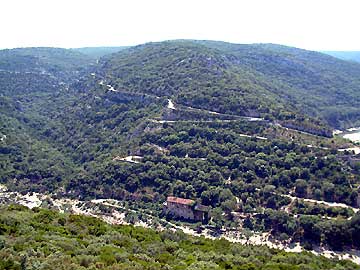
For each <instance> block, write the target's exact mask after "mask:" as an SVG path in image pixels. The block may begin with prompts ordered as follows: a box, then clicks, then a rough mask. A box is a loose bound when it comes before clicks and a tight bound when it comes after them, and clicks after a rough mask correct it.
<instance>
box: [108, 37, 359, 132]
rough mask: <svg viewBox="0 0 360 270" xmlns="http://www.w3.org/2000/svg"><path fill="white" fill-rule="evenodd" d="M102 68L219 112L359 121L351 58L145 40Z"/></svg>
mask: <svg viewBox="0 0 360 270" xmlns="http://www.w3.org/2000/svg"><path fill="white" fill-rule="evenodd" d="M104 70H105V71H104ZM102 71H103V72H105V75H106V76H107V79H108V80H109V81H110V82H112V83H113V84H115V85H116V86H117V87H118V88H120V89H124V90H130V91H136V92H144V93H150V94H155V95H160V96H172V97H173V98H174V99H175V101H178V102H179V103H181V104H187V105H191V106H194V107H202V108H212V110H215V111H218V112H223V113H233V114H241V115H262V116H264V117H269V118H275V119H279V120H282V119H291V120H296V119H298V118H301V117H304V114H305V115H309V116H313V117H319V118H320V119H322V120H323V121H325V122H326V123H328V124H329V125H331V126H333V127H337V128H340V127H344V126H349V125H350V126H351V125H354V124H355V123H357V121H358V119H359V109H358V108H359V104H360V103H359V102H360V99H359V95H358V93H359V91H360V89H359V85H360V81H359V80H360V79H359V78H360V76H359V75H360V65H359V64H355V63H349V62H345V61H341V60H338V59H335V58H333V57H330V56H327V55H324V54H321V53H317V52H310V51H305V50H300V49H295V48H290V47H285V46H279V45H272V44H255V45H236V44H229V43H223V42H212V41H169V42H161V43H150V44H145V45H141V46H137V47H134V48H130V49H128V50H125V51H122V52H120V53H118V54H117V56H113V57H112V59H110V60H108V61H107V62H105V63H104V66H103V69H102Z"/></svg>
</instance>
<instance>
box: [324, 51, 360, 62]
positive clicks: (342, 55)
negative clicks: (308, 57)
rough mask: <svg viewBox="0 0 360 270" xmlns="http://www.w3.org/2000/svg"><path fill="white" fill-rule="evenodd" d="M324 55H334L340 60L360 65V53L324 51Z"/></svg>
mask: <svg viewBox="0 0 360 270" xmlns="http://www.w3.org/2000/svg"><path fill="white" fill-rule="evenodd" d="M323 53H326V54H328V55H332V56H334V57H336V58H339V59H343V60H347V61H355V62H359V63H360V51H323Z"/></svg>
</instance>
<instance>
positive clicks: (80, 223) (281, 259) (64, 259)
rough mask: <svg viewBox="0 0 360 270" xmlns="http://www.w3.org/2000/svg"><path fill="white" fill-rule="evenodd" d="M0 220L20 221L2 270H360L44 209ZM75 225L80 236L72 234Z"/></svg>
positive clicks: (0, 213) (4, 212)
mask: <svg viewBox="0 0 360 270" xmlns="http://www.w3.org/2000/svg"><path fill="white" fill-rule="evenodd" d="M49 217H51V218H50V219H51V222H45V223H43V224H42V227H41V228H40V227H37V226H35V227H34V226H33V225H32V224H33V223H34V220H38V219H41V220H43V219H44V218H45V219H46V220H47V221H50V220H49ZM0 220H1V221H0V224H5V223H6V224H9V225H8V226H14V225H10V224H14V221H16V222H15V223H16V224H18V225H17V226H18V229H19V233H18V234H16V235H14V234H11V233H10V232H6V233H5V234H3V235H2V239H4V241H5V245H4V247H3V248H2V249H0V256H1V258H2V259H1V260H0V269H4V270H5V269H98V268H101V269H242V270H244V269H247V270H249V269H252V270H258V269H259V270H260V269H319V270H320V269H335V268H336V267H343V268H344V269H347V270H352V269H353V270H355V269H360V268H359V266H357V265H355V264H353V263H351V262H349V261H338V260H329V259H326V258H324V257H321V256H315V255H312V254H310V253H300V254H296V255H295V254H292V253H285V252H281V251H278V250H273V249H269V248H266V247H257V246H254V247H252V246H242V245H239V244H233V243H230V242H228V241H226V240H215V241H214V240H209V239H205V238H203V237H201V238H195V237H190V236H186V235H184V234H183V233H181V232H170V231H163V232H155V231H153V230H149V229H143V228H138V227H131V226H110V225H108V224H106V223H104V222H101V221H99V220H97V219H95V218H90V217H85V216H74V215H66V214H59V213H56V212H51V211H49V210H44V209H35V210H29V209H26V208H23V207H16V206H9V207H4V206H2V207H1V208H0ZM59 220H62V221H61V222H59ZM60 223H62V224H63V225H59V224H60ZM51 224H58V225H57V226H56V227H54V226H52V225H51ZM74 226H75V227H76V228H77V233H76V234H72V233H69V232H71V231H73V230H74ZM94 226H98V227H102V228H104V230H103V233H102V234H100V235H97V234H94V233H92V231H93V229H92V227H94ZM20 246H21V248H20ZM54 254H56V256H54ZM314 266H316V268H313V267H314ZM336 269H337V268H336ZM339 269H340V268H339ZM341 269H342V268H341Z"/></svg>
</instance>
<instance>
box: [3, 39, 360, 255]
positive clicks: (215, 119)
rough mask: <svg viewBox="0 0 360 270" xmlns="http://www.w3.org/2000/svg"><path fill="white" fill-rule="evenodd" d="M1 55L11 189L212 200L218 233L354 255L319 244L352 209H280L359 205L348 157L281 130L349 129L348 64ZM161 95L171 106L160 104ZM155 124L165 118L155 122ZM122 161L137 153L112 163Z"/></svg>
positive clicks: (222, 54)
mask: <svg viewBox="0 0 360 270" xmlns="http://www.w3.org/2000/svg"><path fill="white" fill-rule="evenodd" d="M0 56H1V57H0V67H1V70H0V91H1V92H0V105H1V106H0V112H1V114H0V138H1V142H0V180H1V182H2V183H6V184H7V186H8V187H9V188H10V189H11V190H18V191H22V192H28V191H38V192H51V193H57V194H58V196H71V197H74V198H75V197H76V198H81V199H91V198H116V199H120V200H130V201H136V202H141V203H143V205H142V206H144V205H145V207H148V208H154V209H155V210H157V211H155V212H156V213H157V214H159V215H160V211H158V210H159V208H160V207H161V203H162V202H163V201H164V200H165V198H166V196H168V195H175V196H180V197H185V198H191V199H197V200H200V201H201V203H203V204H205V205H207V206H211V208H212V210H211V214H212V216H213V219H212V221H211V222H212V224H211V225H214V227H215V228H217V229H220V228H221V227H222V226H223V225H224V226H225V227H227V228H229V227H241V226H244V227H247V228H250V229H254V230H259V231H268V232H271V233H272V234H273V235H274V236H275V237H277V238H280V239H284V238H291V239H292V240H300V241H302V242H304V243H305V242H306V243H307V242H310V244H312V243H314V244H326V245H329V246H330V247H332V248H336V249H344V248H348V247H357V248H358V246H357V245H356V242H355V240H356V239H354V237H353V236H354V235H353V234H352V233H351V232H349V235H348V234H346V235H344V238H346V241H342V242H340V243H334V242H333V241H332V239H333V238H334V237H338V236H337V233H338V232H339V231H340V232H342V231H343V230H342V229H339V228H343V227H344V226H345V227H346V228H348V227H347V226H350V227H351V226H352V225H349V224H350V221H347V220H346V219H347V218H348V217H350V216H352V215H353V212H351V211H350V212H346V211H345V212H344V210H341V209H325V210H324V209H315V210H314V209H310V208H311V207H310V206H309V207H307V206H305V207H300V206H299V205H293V206H292V208H291V209H290V210H291V211H288V212H285V211H284V208H286V206H287V205H288V204H289V203H290V199H289V198H288V197H285V196H284V195H287V194H290V193H291V194H293V195H296V196H297V197H303V198H312V199H317V200H325V201H329V202H342V203H346V204H348V205H351V206H354V207H359V191H358V190H359V183H360V179H359V171H358V170H356V168H357V167H356V166H353V165H352V164H353V163H352V161H353V160H354V159H355V157H354V156H353V155H352V154H351V153H345V154H344V153H338V151H337V148H339V147H341V148H342V147H344V145H345V146H346V144H347V143H346V142H344V141H341V139H338V138H327V137H321V136H314V135H311V134H310V135H309V134H303V133H298V132H296V131H293V130H291V129H290V130H289V129H285V128H284V127H283V126H287V127H291V128H294V129H299V130H302V131H306V132H308V133H315V134H320V135H325V136H328V137H329V136H331V134H330V135H329V133H330V131H331V128H333V127H339V126H340V127H342V126H348V125H352V124H356V123H358V122H357V121H358V120H359V119H360V117H359V113H360V109H359V106H358V105H359V101H360V99H359V97H360V95H358V93H359V87H360V83H359V81H360V76H359V75H360V65H359V64H355V63H348V62H345V61H341V60H337V59H335V58H333V57H329V56H326V55H322V54H320V53H315V52H308V51H303V50H298V49H294V48H288V47H283V46H278V45H261V44H260V45H233V44H226V43H221V42H203V41H199V42H190V41H174V42H163V43H150V44H146V45H141V46H136V47H133V48H129V49H124V50H122V51H120V52H119V53H117V54H113V55H111V56H107V57H106V58H103V59H102V60H101V61H100V63H99V64H98V65H96V64H95V63H94V60H93V59H94V58H93V57H89V56H86V55H85V54H82V53H80V52H77V51H73V50H62V49H51V48H41V49H39V48H32V49H17V50H7V51H1V53H0ZM52 56H54V57H52ZM108 84H110V85H112V86H113V87H114V88H115V89H116V90H117V91H118V92H114V91H110V87H108V86H107V85H108ZM168 98H171V99H172V100H173V101H174V102H175V107H176V110H172V109H167V108H166V106H167V104H168V101H167V99H168ZM189 107H192V108H189ZM207 110H210V111H212V112H209V111H207ZM214 111H215V112H217V113H220V114H215V113H214ZM243 116H258V117H263V118H264V120H261V121H249V119H248V118H244V117H243ZM164 119H165V120H166V119H167V120H176V121H175V122H165V123H163V122H159V121H157V120H164ZM258 120H259V119H258ZM329 125H332V126H329ZM4 135H5V137H4ZM264 137H266V138H267V139H266V138H264ZM309 145H311V146H309ZM127 155H140V156H142V157H143V159H142V160H141V162H140V163H129V162H122V161H119V158H122V157H125V156H127ZM342 211H343V212H342ZM222 213H225V215H222ZM236 213H241V214H244V215H246V216H247V219H246V220H245V221H246V222H245V221H244V222H243V220H241V221H240V222H238V221H237V220H236V218H235V217H236ZM295 214H297V215H298V216H295ZM308 216H310V217H309V219H311V220H310V221H311V224H312V225H311V226H310V225H309V226H308V225H307V224H308V223H304V222H303V219H304V218H305V219H306V218H308ZM322 216H325V218H323V217H322ZM327 217H329V218H335V219H334V220H327V219H326V218H327ZM351 222H352V221H351ZM324 224H325V225H324ZM356 224H357V223H356ZM307 226H308V227H307ZM350 227H349V228H350ZM307 228H311V229H309V230H310V231H311V230H312V228H320V229H317V231H316V235H311V234H309V233H308V230H307ZM324 228H325V229H324ZM329 228H330V229H329ZM314 234H315V232H314ZM322 235H325V236H324V237H322ZM334 235H335V236H334ZM341 239H342V238H341Z"/></svg>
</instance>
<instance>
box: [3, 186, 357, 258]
mask: <svg viewBox="0 0 360 270" xmlns="http://www.w3.org/2000/svg"><path fill="white" fill-rule="evenodd" d="M293 198H295V197H293ZM44 200H47V201H50V202H52V204H53V205H54V206H55V207H57V208H58V210H59V211H60V212H64V210H65V209H67V210H70V211H72V212H73V213H75V214H81V215H87V216H92V217H96V218H100V219H102V220H103V221H105V222H107V223H109V224H116V225H117V224H123V225H130V224H129V223H127V222H126V221H125V217H126V213H125V212H131V213H134V214H139V212H138V211H136V210H133V209H129V208H125V207H124V206H121V204H122V202H121V201H118V200H114V199H94V200H91V201H80V200H74V199H65V198H62V199H54V198H52V196H51V195H45V194H40V193H32V194H31V195H30V194H26V195H21V194H20V193H17V192H8V191H7V188H6V187H5V186H4V185H0V201H1V203H19V204H22V205H25V206H27V207H29V208H34V207H39V206H41V204H42V202H43V201H44ZM89 202H90V203H92V204H94V205H104V206H108V207H112V208H114V209H113V210H112V212H111V213H103V212H96V211H99V210H95V209H92V208H88V206H87V203H89ZM116 209H117V210H116ZM142 216H143V217H145V218H146V221H142V220H139V221H138V222H136V223H135V224H134V226H141V227H145V228H154V226H152V224H151V223H152V220H155V219H157V220H159V221H161V222H162V223H163V224H167V225H168V226H170V227H171V229H170V230H172V231H176V230H181V231H183V232H184V233H185V234H188V235H191V236H195V237H199V236H203V237H205V238H208V239H212V240H215V239H221V238H223V239H226V240H228V241H229V242H232V243H239V244H244V245H249V244H250V245H259V246H268V247H270V248H276V249H280V250H284V251H286V252H301V251H303V249H302V247H301V246H300V243H288V242H280V241H276V240H273V239H270V238H271V236H270V234H269V233H261V234H259V233H254V232H252V235H251V236H248V237H246V236H245V235H244V234H243V233H242V232H241V231H225V232H223V233H221V234H219V235H217V236H214V235H212V233H211V231H210V230H209V229H205V230H203V231H202V232H201V233H197V232H196V231H195V230H193V229H191V228H189V227H185V226H179V225H176V224H174V223H172V222H169V221H167V220H165V219H160V218H158V217H156V216H153V215H151V214H148V213H142ZM156 229H157V230H160V231H161V230H165V229H166V228H165V227H164V226H162V225H160V226H158V227H157V228H156ZM311 252H312V253H313V254H315V255H322V256H325V257H327V258H339V259H348V260H351V261H353V262H355V263H357V264H360V251H356V250H350V251H346V252H334V251H331V250H327V249H324V248H317V249H315V250H312V251H311Z"/></svg>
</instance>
